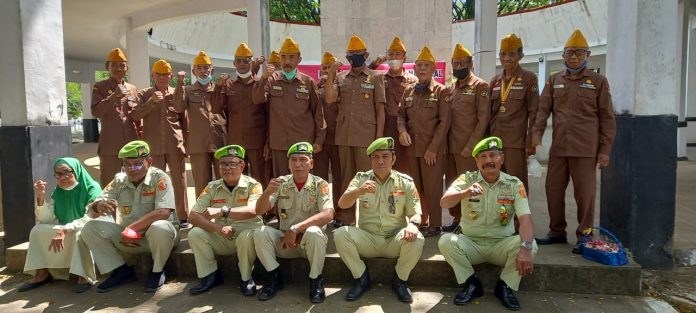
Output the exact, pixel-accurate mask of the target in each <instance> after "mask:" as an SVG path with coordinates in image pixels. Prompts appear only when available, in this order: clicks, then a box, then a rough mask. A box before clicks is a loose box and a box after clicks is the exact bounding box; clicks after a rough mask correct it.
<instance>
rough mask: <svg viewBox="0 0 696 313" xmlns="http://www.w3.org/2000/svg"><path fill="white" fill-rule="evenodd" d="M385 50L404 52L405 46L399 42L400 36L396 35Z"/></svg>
mask: <svg viewBox="0 0 696 313" xmlns="http://www.w3.org/2000/svg"><path fill="white" fill-rule="evenodd" d="M387 51H401V52H406V46H404V43H403V42H401V38H399V36H396V37H394V39H393V40H392V42H391V44H390V45H389V48H387Z"/></svg>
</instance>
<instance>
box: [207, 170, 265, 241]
mask: <svg viewBox="0 0 696 313" xmlns="http://www.w3.org/2000/svg"><path fill="white" fill-rule="evenodd" d="M261 192H262V190H261V184H260V183H258V182H257V181H256V180H254V179H253V178H251V177H249V176H246V175H242V176H241V177H240V178H239V182H238V183H237V186H235V187H234V189H233V190H229V189H228V188H227V186H226V185H225V181H224V180H222V179H218V180H214V181H211V182H210V183H209V184H208V186H207V187H205V189H203V192H202V193H201V195H200V196H199V197H198V199H197V200H196V204H194V205H193V211H194V212H198V213H203V212H205V210H206V209H207V208H222V207H228V208H236V207H242V206H251V207H255V206H256V200H258V199H259V197H260V196H261ZM215 223H217V224H220V225H223V226H228V225H230V226H232V227H233V228H234V229H236V230H237V231H240V230H242V229H253V228H257V227H261V226H262V225H263V220H261V217H259V216H255V217H253V218H250V219H247V220H235V219H233V218H231V217H228V218H222V217H221V218H219V219H216V220H215Z"/></svg>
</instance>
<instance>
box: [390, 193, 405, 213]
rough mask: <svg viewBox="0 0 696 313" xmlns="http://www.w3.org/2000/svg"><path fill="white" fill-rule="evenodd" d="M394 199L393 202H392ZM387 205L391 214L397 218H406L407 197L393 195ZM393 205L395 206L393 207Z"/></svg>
mask: <svg viewBox="0 0 696 313" xmlns="http://www.w3.org/2000/svg"><path fill="white" fill-rule="evenodd" d="M392 199H393V200H392ZM387 203H388V205H389V214H392V215H395V216H404V214H405V213H404V212H405V211H406V196H405V195H396V196H394V195H392V196H390V197H389V198H387ZM392 203H393V205H392Z"/></svg>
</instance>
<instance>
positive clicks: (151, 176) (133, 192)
mask: <svg viewBox="0 0 696 313" xmlns="http://www.w3.org/2000/svg"><path fill="white" fill-rule="evenodd" d="M110 199H114V200H116V201H118V210H117V211H116V223H117V224H119V225H121V226H123V227H126V226H128V225H130V224H132V223H133V222H135V221H137V220H139V219H141V218H142V217H143V216H145V214H147V213H150V212H152V211H154V210H156V209H170V210H171V212H172V213H171V214H170V215H169V221H170V222H172V223H173V224H174V225H178V224H179V222H178V219H176V218H174V208H175V206H174V187H172V182H171V179H170V178H169V175H167V173H165V172H163V171H162V170H160V169H158V168H156V167H150V168H149V169H148V170H147V174H145V179H144V180H143V182H142V183H140V184H139V185H138V186H137V187H136V186H135V185H133V183H132V182H131V181H130V180H128V176H126V173H118V174H116V177H114V180H112V181H111V182H110V183H109V184H108V185H106V187H105V188H104V190H103V191H102V194H101V195H100V196H99V197H97V199H96V200H95V201H99V200H104V201H106V200H110Z"/></svg>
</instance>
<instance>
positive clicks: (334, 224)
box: [331, 219, 343, 228]
mask: <svg viewBox="0 0 696 313" xmlns="http://www.w3.org/2000/svg"><path fill="white" fill-rule="evenodd" d="M331 226H333V227H334V228H340V227H341V226H343V222H341V220H339V219H334V220H333V222H331Z"/></svg>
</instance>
